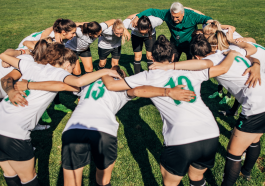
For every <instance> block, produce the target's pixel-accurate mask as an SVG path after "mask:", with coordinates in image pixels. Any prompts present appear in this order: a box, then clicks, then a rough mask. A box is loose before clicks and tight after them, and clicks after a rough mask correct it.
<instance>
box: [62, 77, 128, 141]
mask: <svg viewBox="0 0 265 186" xmlns="http://www.w3.org/2000/svg"><path fill="white" fill-rule="evenodd" d="M79 95H80V96H81V98H80V101H79V103H78V105H77V107H76V108H75V110H74V112H73V114H72V116H71V118H70V119H69V120H68V122H67V124H66V126H65V128H64V132H65V131H67V130H70V129H85V130H96V131H101V132H105V133H107V134H110V135H112V136H117V131H118V128H119V123H118V122H117V121H116V117H115V114H116V113H117V112H118V111H119V110H120V109H121V108H122V107H123V106H124V105H125V104H126V103H127V102H128V101H129V100H130V98H129V97H128V96H127V92H126V91H122V92H113V91H108V90H107V89H106V87H105V85H104V84H103V82H102V80H101V79H99V80H97V81H95V82H93V83H91V84H90V85H87V86H85V87H82V91H81V92H80V93H79Z"/></svg>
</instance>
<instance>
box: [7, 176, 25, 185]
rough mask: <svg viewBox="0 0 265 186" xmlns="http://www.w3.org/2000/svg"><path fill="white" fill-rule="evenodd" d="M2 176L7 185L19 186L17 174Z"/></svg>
mask: <svg viewBox="0 0 265 186" xmlns="http://www.w3.org/2000/svg"><path fill="white" fill-rule="evenodd" d="M4 177H5V180H6V184H7V185H8V186H21V181H20V178H19V177H18V175H16V176H13V177H7V176H5V175H4Z"/></svg>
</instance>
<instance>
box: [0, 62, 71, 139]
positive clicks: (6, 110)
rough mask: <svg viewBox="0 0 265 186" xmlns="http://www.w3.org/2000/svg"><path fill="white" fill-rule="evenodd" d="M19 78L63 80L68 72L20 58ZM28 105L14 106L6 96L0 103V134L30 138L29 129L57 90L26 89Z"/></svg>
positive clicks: (33, 126)
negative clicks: (20, 75)
mask: <svg viewBox="0 0 265 186" xmlns="http://www.w3.org/2000/svg"><path fill="white" fill-rule="evenodd" d="M19 70H20V72H21V74H22V77H21V78H20V80H21V79H27V80H28V81H36V82H37V81H63V80H64V78H65V77H66V76H68V75H70V73H68V72H67V71H65V70H63V69H61V68H55V67H53V66H51V65H49V64H47V65H41V64H37V63H32V62H31V61H27V60H20V63H19ZM25 93H26V95H27V97H26V99H27V101H28V106H25V107H20V106H18V107H16V106H14V105H12V104H11V102H10V101H9V97H8V96H6V97H5V98H4V99H3V101H2V102H1V103H0V118H1V122H0V134H1V135H4V136H7V137H11V138H15V139H21V140H25V139H30V131H31V130H32V129H34V128H35V126H36V124H37V123H38V121H39V119H40V117H41V116H42V114H43V112H44V111H45V110H46V108H47V107H48V106H49V104H50V103H51V102H52V100H53V99H54V97H55V96H56V93H57V92H49V91H41V90H26V91H25Z"/></svg>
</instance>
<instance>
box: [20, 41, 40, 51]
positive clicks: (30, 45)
mask: <svg viewBox="0 0 265 186" xmlns="http://www.w3.org/2000/svg"><path fill="white" fill-rule="evenodd" d="M37 42H38V41H24V42H23V45H24V46H26V47H28V48H29V49H31V50H33V49H34V48H35V45H36V43H37Z"/></svg>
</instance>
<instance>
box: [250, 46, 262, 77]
mask: <svg viewBox="0 0 265 186" xmlns="http://www.w3.org/2000/svg"><path fill="white" fill-rule="evenodd" d="M248 43H249V44H251V45H253V46H255V47H256V48H257V52H256V53H255V54H253V55H251V57H254V58H256V59H258V60H259V61H260V69H261V70H262V72H263V73H265V47H263V46H261V45H259V44H257V43H251V42H248Z"/></svg>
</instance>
